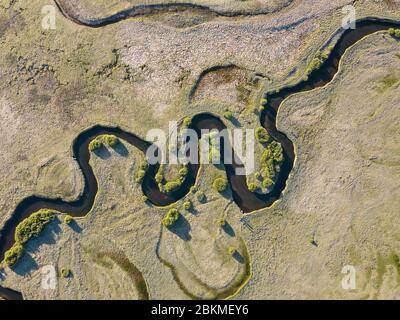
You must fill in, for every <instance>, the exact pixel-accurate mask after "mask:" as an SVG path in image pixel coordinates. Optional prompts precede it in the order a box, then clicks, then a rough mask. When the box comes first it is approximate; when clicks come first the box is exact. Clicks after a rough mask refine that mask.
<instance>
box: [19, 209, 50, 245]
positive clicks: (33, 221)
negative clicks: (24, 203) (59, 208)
mask: <svg viewBox="0 0 400 320" xmlns="http://www.w3.org/2000/svg"><path fill="white" fill-rule="evenodd" d="M55 215H56V214H55V212H54V211H51V210H47V209H42V210H40V211H38V212H36V213H34V214H32V215H31V216H30V217H28V218H26V219H25V220H23V221H22V222H21V223H20V224H19V225H18V226H17V228H16V230H15V241H16V242H17V243H19V244H24V243H26V242H28V241H29V240H30V239H31V238H33V237H37V236H38V235H39V234H40V233H41V232H42V230H43V229H44V227H45V226H46V225H47V224H49V223H50V222H52V221H53V219H54V218H55Z"/></svg>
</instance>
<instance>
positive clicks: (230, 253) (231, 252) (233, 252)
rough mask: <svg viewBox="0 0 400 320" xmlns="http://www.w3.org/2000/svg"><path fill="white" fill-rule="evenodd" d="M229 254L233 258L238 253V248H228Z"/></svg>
mask: <svg viewBox="0 0 400 320" xmlns="http://www.w3.org/2000/svg"><path fill="white" fill-rule="evenodd" d="M228 253H229V255H231V256H233V255H234V254H235V253H236V248H235V247H229V248H228Z"/></svg>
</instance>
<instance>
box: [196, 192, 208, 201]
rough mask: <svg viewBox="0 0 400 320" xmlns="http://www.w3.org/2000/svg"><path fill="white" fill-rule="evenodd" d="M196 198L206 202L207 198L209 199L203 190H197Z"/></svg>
mask: <svg viewBox="0 0 400 320" xmlns="http://www.w3.org/2000/svg"><path fill="white" fill-rule="evenodd" d="M196 198H197V200H199V201H200V202H206V200H207V198H206V195H205V194H204V192H203V191H197V192H196Z"/></svg>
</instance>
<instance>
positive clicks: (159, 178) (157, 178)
mask: <svg viewBox="0 0 400 320" xmlns="http://www.w3.org/2000/svg"><path fill="white" fill-rule="evenodd" d="M155 180H156V182H157V183H161V182H162V181H163V180H164V175H163V174H162V173H159V172H158V173H157V174H156V176H155Z"/></svg>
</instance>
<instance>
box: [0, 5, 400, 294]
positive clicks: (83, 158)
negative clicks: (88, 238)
mask: <svg viewBox="0 0 400 320" xmlns="http://www.w3.org/2000/svg"><path fill="white" fill-rule="evenodd" d="M63 13H64V15H65V16H66V17H68V18H69V19H71V20H72V21H75V22H76V21H79V18H78V17H71V14H66V13H65V11H64V10H63ZM115 17H117V18H115ZM115 17H113V19H112V20H110V19H108V20H107V24H110V23H117V22H118V21H120V20H123V19H126V18H127V17H126V16H123V15H120V18H118V14H117V15H116V16H115ZM92 23H93V25H90V23H88V22H87V21H85V23H83V22H82V23H81V24H84V25H86V26H88V27H98V26H99V22H96V21H95V20H93V21H92ZM399 26H400V23H399V22H394V21H385V20H377V19H372V18H371V19H365V20H362V21H359V22H358V23H357V28H356V29H354V30H353V29H349V30H345V31H343V32H342V34H341V36H340V38H339V40H338V41H337V43H336V45H335V46H334V48H333V50H332V52H331V54H330V56H329V57H328V59H327V60H326V61H325V62H324V63H323V65H322V67H321V68H320V69H319V70H316V71H314V72H312V73H311V75H310V76H309V78H308V80H307V81H301V82H299V83H297V84H294V85H292V86H288V87H286V88H284V89H282V90H280V91H279V92H277V93H273V94H267V95H266V98H267V101H268V105H267V106H266V108H265V109H264V111H263V113H262V114H261V116H260V123H261V125H262V126H263V127H264V128H266V129H267V130H268V132H269V134H270V135H271V136H272V138H273V139H274V140H276V141H278V142H279V143H281V145H282V147H283V150H284V162H283V164H282V168H281V171H280V173H279V176H278V180H277V182H276V184H275V186H274V189H273V190H272V192H270V193H269V194H258V193H253V192H250V191H249V190H248V188H247V183H246V177H245V176H241V175H236V174H235V169H236V168H237V167H239V166H241V164H240V163H233V164H225V165H224V166H225V170H226V173H227V177H228V180H229V184H230V187H231V190H232V194H233V198H234V201H235V202H236V204H237V205H238V206H239V207H240V208H241V210H242V211H243V212H251V211H254V210H258V209H262V208H266V207H269V206H271V205H272V204H273V203H274V202H275V201H276V200H277V199H279V198H280V197H281V195H282V192H283V190H284V189H285V187H286V183H287V180H288V177H289V174H290V172H291V170H292V168H293V163H294V160H295V152H294V146H293V143H292V142H291V141H290V140H289V139H288V137H287V136H286V135H285V134H284V133H282V132H280V131H279V130H278V129H277V127H276V115H277V113H278V110H279V107H280V106H281V104H282V102H283V100H284V99H286V98H287V97H289V96H290V95H292V94H295V93H298V92H303V91H308V90H312V89H315V88H318V87H322V86H324V85H326V84H327V83H329V82H330V81H331V80H332V79H333V77H334V75H335V74H336V73H337V71H338V68H339V62H340V59H341V58H342V56H343V54H344V52H345V51H346V49H348V48H349V47H350V46H352V45H353V44H354V43H356V42H357V41H358V40H360V39H362V38H364V37H365V36H367V35H369V34H372V33H375V32H377V31H381V30H387V29H389V28H398V27H399ZM190 127H191V128H193V129H194V130H195V131H196V132H197V134H198V136H199V137H200V131H201V130H202V129H208V130H212V129H217V130H220V131H221V130H223V129H225V128H226V126H225V125H224V123H223V122H222V121H221V119H220V118H219V117H217V116H215V115H212V114H210V113H202V114H198V115H195V116H194V117H193V119H192V123H191V126H190ZM103 134H112V135H115V136H117V137H118V138H120V139H121V140H122V141H124V142H127V143H129V144H131V145H133V146H135V147H136V148H138V149H139V150H140V151H142V152H146V150H147V149H148V148H149V147H150V145H151V144H150V143H149V142H147V141H144V140H142V139H141V138H139V137H138V136H136V135H135V134H133V133H129V132H126V131H124V130H122V129H120V128H117V127H104V126H100V125H97V126H94V127H92V128H90V129H88V130H86V131H84V132H82V133H81V134H80V135H79V136H78V137H77V138H76V139H75V140H74V142H73V146H72V150H73V157H74V158H75V159H76V161H77V162H78V164H79V167H80V169H81V171H82V174H83V177H84V190H83V192H82V195H81V196H80V198H79V199H77V200H76V201H73V202H66V201H63V200H62V199H48V198H42V197H37V196H31V197H28V198H26V199H24V200H22V201H21V202H20V203H19V204H18V206H17V207H16V209H15V211H14V213H13V214H12V216H11V218H10V219H9V220H8V221H7V222H6V224H5V225H4V227H3V229H2V230H1V233H0V260H3V258H4V253H5V252H6V251H7V250H8V249H9V248H11V246H12V245H13V244H14V234H15V228H16V226H17V225H18V224H19V223H20V222H21V221H23V220H24V219H25V218H27V217H29V216H30V215H31V214H32V213H34V212H36V211H38V210H40V209H43V208H47V209H53V210H57V211H59V212H63V213H68V214H70V215H72V216H75V217H82V216H85V215H86V214H87V213H88V212H89V211H90V210H91V208H92V207H93V203H94V200H95V197H96V194H97V191H98V184H97V180H96V178H95V175H94V172H93V169H92V167H91V166H90V163H89V162H90V156H91V153H90V152H89V149H88V146H89V143H90V142H91V141H92V140H93V139H95V138H96V137H97V136H99V135H103ZM227 146H228V147H231V146H230V145H229V142H227ZM223 151H224V150H223V148H222V149H221V158H222V159H223V156H224V152H223ZM158 167H159V166H158V165H153V166H150V168H149V170H148V171H147V173H146V176H145V178H144V180H143V183H142V190H143V193H144V194H145V195H146V196H147V197H148V199H149V201H150V202H151V203H153V204H155V205H157V206H167V205H170V204H171V203H174V202H176V201H177V200H179V199H181V198H183V197H184V196H185V195H186V194H187V193H188V192H189V190H190V187H191V186H193V185H194V184H195V182H196V177H197V173H198V170H199V165H197V164H190V165H189V173H188V175H187V177H186V179H185V181H184V183H183V184H182V186H181V188H180V189H179V190H177V191H176V192H173V193H171V194H164V193H162V192H160V190H159V188H158V186H157V183H156V181H155V174H156V173H157V170H158ZM0 296H2V297H4V298H6V299H16V298H22V295H20V294H19V293H17V292H15V291H13V290H10V289H6V288H2V287H0Z"/></svg>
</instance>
